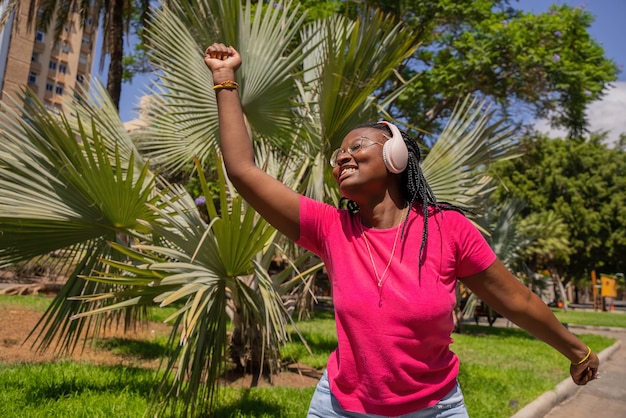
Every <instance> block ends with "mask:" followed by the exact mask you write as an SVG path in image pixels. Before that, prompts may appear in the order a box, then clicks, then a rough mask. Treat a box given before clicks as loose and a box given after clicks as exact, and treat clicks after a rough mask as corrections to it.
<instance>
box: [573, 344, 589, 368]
mask: <svg viewBox="0 0 626 418" xmlns="http://www.w3.org/2000/svg"><path fill="white" fill-rule="evenodd" d="M590 355H591V348H590V347H589V346H587V355H586V356H585V357H583V359H582V360H580V361H579V362H578V363H572V364H573V365H574V366H580V365H581V364H583V363H584V362H586V361H587V359H588V358H589V356H590Z"/></svg>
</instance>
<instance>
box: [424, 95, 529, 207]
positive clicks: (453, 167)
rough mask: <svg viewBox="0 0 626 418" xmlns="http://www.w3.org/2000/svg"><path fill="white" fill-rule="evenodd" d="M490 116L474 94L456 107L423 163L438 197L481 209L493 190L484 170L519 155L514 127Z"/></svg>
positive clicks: (429, 181)
mask: <svg viewBox="0 0 626 418" xmlns="http://www.w3.org/2000/svg"><path fill="white" fill-rule="evenodd" d="M493 116H494V111H491V110H490V108H489V107H488V106H486V102H485V101H479V100H478V99H476V98H470V97H468V98H466V99H465V100H464V101H463V102H461V103H459V104H458V105H457V106H456V107H455V109H454V111H453V113H452V115H451V117H450V119H449V120H448V123H447V124H446V126H445V128H444V130H443V131H442V133H441V135H439V138H438V139H437V142H435V145H434V146H433V147H432V149H431V150H430V151H429V152H428V155H427V156H426V157H425V158H424V162H423V164H422V170H423V171H424V176H425V177H426V179H427V180H428V183H429V184H430V187H431V189H432V191H433V193H434V194H435V196H437V200H439V201H444V202H448V203H452V204H455V205H457V206H459V207H461V208H463V209H468V210H470V211H473V212H474V213H480V212H481V205H482V203H483V202H484V198H485V197H486V196H487V195H488V193H489V192H490V191H491V190H492V188H491V187H489V186H490V182H491V179H490V178H489V177H488V176H487V175H486V174H485V173H486V169H487V168H488V166H489V164H491V163H493V162H494V161H497V160H504V159H509V158H515V157H517V156H519V155H521V154H520V153H519V150H518V141H517V137H516V135H515V133H514V131H513V129H512V128H511V127H509V126H506V125H504V123H503V120H496V121H493V120H492V119H493Z"/></svg>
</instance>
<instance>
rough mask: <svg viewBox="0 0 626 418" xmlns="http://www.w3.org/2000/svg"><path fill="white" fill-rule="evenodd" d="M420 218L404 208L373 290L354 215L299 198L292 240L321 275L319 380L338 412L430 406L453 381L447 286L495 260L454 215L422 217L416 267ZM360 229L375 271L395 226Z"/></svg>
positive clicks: (397, 411) (452, 289) (455, 365)
mask: <svg viewBox="0 0 626 418" xmlns="http://www.w3.org/2000/svg"><path fill="white" fill-rule="evenodd" d="M420 210H421V209H420ZM423 219H424V218H423V216H422V214H421V213H418V211H417V210H416V208H413V209H412V210H411V213H410V216H409V222H408V225H407V227H406V230H405V236H404V237H403V238H402V240H401V241H398V244H397V247H396V250H395V254H394V257H393V260H392V262H391V263H390V265H389V270H388V273H387V275H386V276H385V277H386V279H384V283H383V286H382V288H381V287H379V286H378V285H377V279H376V276H375V274H374V269H373V267H372V262H371V259H370V255H369V253H368V249H367V246H366V243H365V240H364V239H363V237H362V234H361V227H360V226H359V223H360V218H359V216H358V215H355V216H350V214H349V213H348V212H347V211H345V210H340V209H337V208H334V207H332V206H330V205H326V204H323V203H320V202H317V201H314V200H311V199H309V198H307V197H304V196H303V197H302V198H301V199H300V238H299V239H298V241H297V243H298V244H299V245H301V246H302V247H304V248H306V249H308V250H310V251H312V252H314V253H315V254H317V255H318V256H319V257H321V259H322V260H323V261H324V263H325V265H326V269H327V271H328V276H329V278H330V281H331V285H332V296H333V304H334V307H335V318H336V322H337V339H338V346H337V349H336V350H335V351H333V353H332V354H331V355H330V358H329V360H328V365H327V369H328V377H329V381H330V388H331V391H332V393H333V394H334V395H335V396H336V397H337V399H338V400H339V403H340V404H341V406H342V408H344V409H346V410H348V411H354V412H360V413H369V414H376V415H388V416H389V415H393V416H396V415H403V414H408V413H410V412H414V411H418V410H421V409H423V408H428V407H430V406H433V405H434V404H436V403H437V402H438V401H440V400H441V399H442V398H443V397H444V396H445V395H447V394H448V393H449V392H450V391H451V390H452V389H453V388H454V385H455V384H456V377H457V374H458V369H459V361H458V358H457V357H456V355H455V354H454V353H453V352H451V351H450V347H449V346H450V344H451V343H452V338H451V337H450V334H451V333H452V331H453V328H454V321H453V309H454V305H455V303H456V280H457V277H466V276H470V275H472V274H476V273H479V272H481V271H483V270H485V269H486V268H487V267H489V266H490V265H491V264H492V263H493V262H494V261H495V258H496V256H495V254H494V253H493V251H492V250H491V248H490V247H489V245H488V244H487V242H486V241H485V239H484V238H483V236H482V235H481V234H480V232H479V231H478V230H477V229H476V228H475V227H474V226H473V225H472V224H471V223H470V222H469V221H468V220H467V218H465V216H463V215H462V214H461V213H458V212H456V211H452V210H446V211H437V212H435V211H431V215H429V218H428V221H429V224H428V241H427V245H426V247H425V249H424V251H425V263H424V264H423V265H422V267H421V269H418V255H419V248H420V245H421V242H422V232H423V230H424V227H423ZM363 229H364V230H365V233H366V234H367V239H368V241H369V244H370V249H371V253H372V256H373V259H374V262H375V263H376V267H377V270H378V273H379V274H382V272H383V270H384V269H385V266H386V265H387V263H388V261H389V259H390V255H391V252H392V248H393V244H394V240H395V238H396V233H397V228H391V229H372V228H367V227H365V226H363ZM419 270H421V271H419Z"/></svg>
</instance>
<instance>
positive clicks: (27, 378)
mask: <svg viewBox="0 0 626 418" xmlns="http://www.w3.org/2000/svg"><path fill="white" fill-rule="evenodd" d="M158 378H159V376H158V374H157V373H156V372H155V371H154V370H149V369H140V368H129V367H124V366H96V365H91V364H84V363H76V362H65V361H64V362H58V363H42V364H21V365H13V366H11V367H10V368H8V369H5V370H3V369H2V368H0V380H2V383H1V384H0V387H1V388H2V390H3V391H5V392H12V391H14V392H15V393H21V394H23V395H24V398H23V399H24V400H25V401H26V402H27V403H29V404H33V405H37V404H40V403H42V402H44V401H48V400H57V399H61V398H64V397H76V396H80V395H81V394H83V393H89V392H96V393H122V392H130V393H135V394H137V395H139V396H140V397H143V398H148V397H149V395H150V393H151V391H152V390H153V389H154V386H155V384H156V382H157V379H158Z"/></svg>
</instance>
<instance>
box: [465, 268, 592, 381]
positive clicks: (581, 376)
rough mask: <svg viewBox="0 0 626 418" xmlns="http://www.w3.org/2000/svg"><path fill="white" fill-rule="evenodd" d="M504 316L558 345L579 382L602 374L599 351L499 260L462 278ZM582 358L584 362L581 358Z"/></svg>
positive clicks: (531, 332) (550, 343) (534, 334)
mask: <svg viewBox="0 0 626 418" xmlns="http://www.w3.org/2000/svg"><path fill="white" fill-rule="evenodd" d="M461 281H462V282H463V283H464V284H465V285H466V286H467V287H469V288H470V289H471V290H472V292H474V293H476V295H477V296H478V297H479V298H480V299H481V300H482V301H484V302H485V303H486V304H487V305H489V306H490V307H491V308H493V309H494V310H496V311H497V312H498V313H499V314H500V315H502V316H504V317H506V318H508V319H509V320H511V322H513V323H514V324H516V325H518V326H519V327H520V328H523V329H524V330H526V331H528V332H529V333H530V334H532V335H533V336H535V337H537V338H538V339H540V340H542V341H544V342H545V343H547V344H549V345H551V346H552V347H554V348H555V349H556V350H557V351H559V352H560V353H561V354H563V355H564V356H565V357H567V358H568V359H569V360H570V362H571V366H570V374H571V376H572V379H573V380H574V382H575V383H576V384H579V385H585V384H587V382H588V381H589V380H592V379H594V378H595V377H596V376H597V373H598V365H599V360H598V357H597V356H596V354H595V353H590V351H589V348H588V347H587V346H586V345H585V343H583V342H582V341H581V340H579V339H578V338H577V337H576V336H575V335H574V334H572V333H571V332H569V331H568V330H567V328H565V327H564V326H563V324H561V323H560V322H559V320H558V319H557V318H556V317H555V316H554V314H553V313H552V311H551V310H550V308H548V306H547V305H546V304H545V303H544V302H543V301H542V300H541V299H540V298H539V297H538V296H537V295H535V294H534V293H533V292H531V291H530V289H528V288H527V287H526V286H524V285H523V284H522V283H521V282H520V281H519V280H517V279H516V278H515V277H514V276H513V274H511V272H509V270H508V269H507V268H506V267H505V266H504V265H503V264H502V262H500V261H499V260H496V261H495V262H494V263H493V264H492V265H491V266H490V267H489V268H487V270H485V271H483V272H481V273H478V274H475V275H473V276H470V277H466V278H463V279H461ZM581 360H582V361H581Z"/></svg>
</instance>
